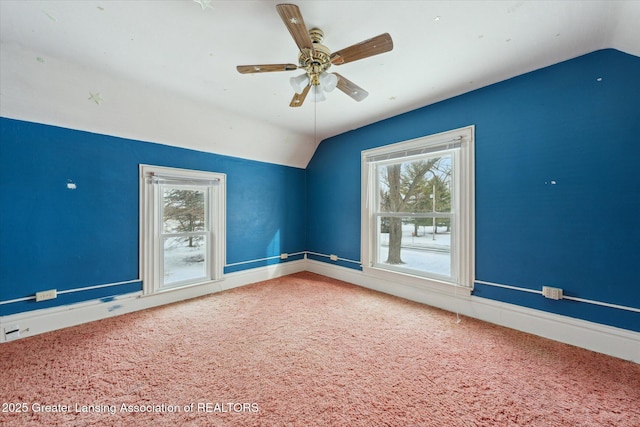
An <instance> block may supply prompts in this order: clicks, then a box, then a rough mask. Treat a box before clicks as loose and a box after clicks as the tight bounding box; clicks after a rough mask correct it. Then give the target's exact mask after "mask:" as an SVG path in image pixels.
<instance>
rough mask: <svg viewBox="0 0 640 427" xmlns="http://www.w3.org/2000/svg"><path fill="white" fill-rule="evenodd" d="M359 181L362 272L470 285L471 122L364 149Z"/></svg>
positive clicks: (471, 252) (471, 267)
mask: <svg viewBox="0 0 640 427" xmlns="http://www.w3.org/2000/svg"><path fill="white" fill-rule="evenodd" d="M362 186H363V191H362V194H363V205H362V260H363V269H364V270H365V272H366V273H369V274H374V275H375V274H378V273H379V272H388V273H399V274H404V275H406V276H410V277H412V278H418V279H422V282H425V283H426V282H429V281H431V282H438V283H445V284H455V285H460V286H465V287H470V286H471V284H472V283H471V282H472V280H473V271H474V270H473V269H474V266H473V264H474V259H473V258H474V257H473V127H467V128H463V129H458V130H455V131H451V132H445V133H441V134H437V135H432V136H428V137H424V138H419V139H415V140H411V141H406V142H401V143H397V144H392V145H388V146H384V147H380V148H376V149H372V150H367V151H363V153H362ZM418 282H420V281H418Z"/></svg>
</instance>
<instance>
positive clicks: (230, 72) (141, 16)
mask: <svg viewBox="0 0 640 427" xmlns="http://www.w3.org/2000/svg"><path fill="white" fill-rule="evenodd" d="M295 3H296V4H297V5H299V7H300V10H301V13H302V15H303V16H304V19H305V23H306V25H307V27H308V28H312V27H320V28H321V29H322V30H323V31H324V33H325V40H324V44H325V45H326V46H327V47H329V48H330V49H331V50H333V51H336V50H338V49H340V48H344V47H346V46H349V45H352V44H354V43H357V42H360V41H362V40H364V39H367V38H370V37H373V36H375V35H378V34H381V33H384V32H389V33H390V34H391V36H392V38H393V40H394V49H393V51H391V52H388V53H385V54H382V55H378V56H375V57H371V58H366V59H363V60H361V61H356V62H353V63H349V64H345V65H342V66H339V67H338V66H333V67H332V68H331V70H330V71H336V72H339V73H340V74H342V75H344V76H345V77H347V78H348V79H350V80H352V81H353V82H355V83H356V84H358V85H360V86H362V87H363V88H364V89H366V90H367V91H369V93H370V96H369V97H368V98H367V99H365V100H364V101H362V102H360V103H357V102H355V101H354V100H352V99H351V98H349V97H347V96H346V95H345V94H343V93H341V92H339V91H337V90H336V91H334V92H331V93H329V94H327V98H328V99H327V101H326V102H323V103H319V104H313V103H311V102H309V101H308V100H307V102H306V103H305V105H303V106H302V107H300V108H290V107H289V106H288V105H289V102H290V100H291V97H292V95H293V91H292V89H291V88H290V86H289V83H288V80H289V78H290V77H292V76H296V75H298V74H300V73H301V71H293V72H279V73H262V74H255V75H240V74H239V73H238V72H237V71H236V70H235V66H236V65H246V64H265V63H267V64H268V63H296V62H297V52H298V50H297V47H296V45H295V43H294V42H293V40H292V39H291V36H290V35H289V33H288V31H287V29H286V28H285V26H284V24H283V23H282V21H281V19H280V17H279V16H278V14H277V12H276V10H275V4H276V2H265V1H241V2H240V1H213V2H211V4H210V7H208V8H204V9H203V8H202V7H201V4H200V3H199V2H195V1H189V0H165V1H153V2H149V1H131V0H125V1H114V0H111V1H103V2H100V1H85V0H80V1H78V0H61V1H58V0H48V1H22V0H2V1H0V55H1V56H0V115H1V116H3V117H9V118H15V119H21V120H27V121H33V122H40V123H45V124H51V125H57V126H62V127H67V128H72V129H79V130H85V131H90V132H96V133H101V134H107V135H114V136H120V137H125V138H131V139H136V140H142V141H150V142H156V143H161V144H167V145H173V146H180V147H185V148H190V149H195V150H200V151H205V152H212V153H217V154H224V155H229V156H235V157H242V158H247V159H252V160H260V161H265V162H270V163H276V164H283V165H290V166H295V167H302V168H304V167H305V166H306V165H307V163H308V162H309V160H310V159H311V157H312V156H313V153H314V151H315V148H316V146H317V144H318V142H319V141H321V140H322V139H324V138H327V137H330V136H333V135H337V134H340V133H343V132H346V131H348V130H350V129H354V128H358V127H361V126H364V125H367V124H370V123H373V122H375V121H378V120H381V119H385V118H388V117H392V116H394V115H397V114H400V113H403V112H406V111H410V110H413V109H415V108H419V107H422V106H425V105H429V104H432V103H434V102H437V101H441V100H443V99H446V98H449V97H451V96H455V95H459V94H461V93H465V92H468V91H471V90H474V89H477V88H480V87H483V86H486V85H489V84H492V83H496V82H498V81H502V80H505V79H508V78H511V77H514V76H516V75H519V74H523V73H526V72H529V71H533V70H535V69H539V68H542V67H545V66H548V65H552V64H554V63H557V62H560V61H563V60H567V59H571V58H574V57H576V56H580V55H583V54H585V53H589V52H592V51H594V50H598V49H603V48H616V49H618V50H621V51H624V52H627V53H630V54H634V55H638V56H640V26H638V25H637V23H638V22H640V1H614V0H604V1H561V2H558V1H455V2H451V1H381V0H379V1H375V2H362V1H297V2H295ZM98 93H99V94H100V96H99V100H100V103H99V104H98V103H96V102H94V101H93V100H91V99H89V98H90V96H91V94H98Z"/></svg>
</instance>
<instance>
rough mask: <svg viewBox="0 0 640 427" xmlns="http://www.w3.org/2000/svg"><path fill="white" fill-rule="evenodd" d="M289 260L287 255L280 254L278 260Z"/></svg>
mask: <svg viewBox="0 0 640 427" xmlns="http://www.w3.org/2000/svg"><path fill="white" fill-rule="evenodd" d="M287 258H289V254H280V259H287Z"/></svg>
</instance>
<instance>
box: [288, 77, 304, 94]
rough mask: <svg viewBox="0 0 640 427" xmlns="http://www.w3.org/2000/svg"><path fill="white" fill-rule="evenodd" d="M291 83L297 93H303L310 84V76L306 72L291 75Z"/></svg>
mask: <svg viewBox="0 0 640 427" xmlns="http://www.w3.org/2000/svg"><path fill="white" fill-rule="evenodd" d="M289 83H290V84H291V87H292V88H293V90H294V91H295V92H296V93H297V94H301V93H302V91H303V90H304V88H305V87H307V86H308V85H309V77H308V76H307V74H306V73H305V74H300V75H299V76H296V77H291V78H290V79H289Z"/></svg>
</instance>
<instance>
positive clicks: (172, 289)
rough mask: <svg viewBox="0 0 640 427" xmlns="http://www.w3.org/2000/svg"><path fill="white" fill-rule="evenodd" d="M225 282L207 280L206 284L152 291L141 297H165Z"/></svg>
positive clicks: (200, 283) (144, 292)
mask: <svg viewBox="0 0 640 427" xmlns="http://www.w3.org/2000/svg"><path fill="white" fill-rule="evenodd" d="M223 280H224V278H220V279H214V280H207V281H204V282H198V283H191V284H188V285H182V286H176V287H173V288H164V289H158V290H155V291H150V292H146V291H143V294H142V295H140V297H141V298H144V297H151V296H154V295H163V294H169V293H172V292H178V291H185V290H191V289H198V288H204V287H207V286H214V285H218V284H219V283H220V282H222V281H223ZM218 286H219V285H218Z"/></svg>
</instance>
